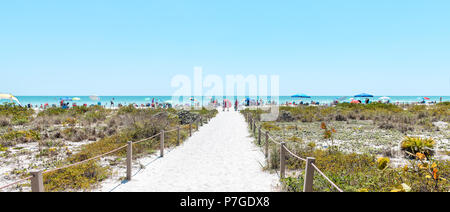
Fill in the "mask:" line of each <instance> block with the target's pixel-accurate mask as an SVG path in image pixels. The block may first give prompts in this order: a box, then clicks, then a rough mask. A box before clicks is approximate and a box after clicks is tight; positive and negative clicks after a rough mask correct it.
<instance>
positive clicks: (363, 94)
mask: <svg viewBox="0 0 450 212" xmlns="http://www.w3.org/2000/svg"><path fill="white" fill-rule="evenodd" d="M355 97H373V95H372V94H367V93H360V94H358V95H355Z"/></svg>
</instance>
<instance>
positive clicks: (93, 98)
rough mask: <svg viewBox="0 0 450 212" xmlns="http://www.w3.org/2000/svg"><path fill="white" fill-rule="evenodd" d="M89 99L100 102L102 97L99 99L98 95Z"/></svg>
mask: <svg viewBox="0 0 450 212" xmlns="http://www.w3.org/2000/svg"><path fill="white" fill-rule="evenodd" d="M89 99H91V100H92V101H99V100H100V97H98V96H97V95H91V96H89Z"/></svg>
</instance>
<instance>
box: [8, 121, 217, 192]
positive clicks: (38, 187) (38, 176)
mask: <svg viewBox="0 0 450 212" xmlns="http://www.w3.org/2000/svg"><path fill="white" fill-rule="evenodd" d="M209 120H210V118H209V116H208V117H206V121H207V122H208V121H209ZM203 121H204V120H203V118H202V116H200V117H197V118H196V119H195V120H194V121H193V122H191V123H190V124H189V136H191V135H192V124H193V123H195V125H196V129H197V131H198V129H199V125H201V126H203ZM181 129H182V128H181V127H180V126H177V127H176V128H174V129H171V130H167V131H165V130H162V131H161V132H160V133H157V134H155V135H153V136H150V137H148V138H144V139H141V140H138V141H135V142H132V141H129V142H128V144H127V145H123V146H121V147H119V148H116V149H113V150H111V151H109V152H106V153H103V154H101V155H97V156H95V157H92V158H89V159H86V160H83V161H79V162H76V163H73V164H68V165H65V166H62V167H58V168H54V169H50V170H45V171H42V170H38V171H31V172H30V174H31V176H29V177H26V178H23V179H20V180H17V181H15V182H12V183H9V184H7V185H4V186H1V187H0V190H2V189H5V188H8V187H10V186H13V185H16V184H19V183H21V182H23V181H26V180H31V190H32V191H33V192H43V191H44V184H43V174H46V173H49V172H54V171H58V170H62V169H66V168H69V167H73V166H77V165H80V164H83V163H86V162H89V161H92V160H95V159H99V158H101V157H104V156H106V155H109V154H112V153H115V152H117V151H119V150H122V149H123V148H125V147H128V148H127V180H131V165H132V164H131V161H132V145H133V144H138V143H141V142H144V141H148V140H150V139H153V138H156V137H157V136H161V138H160V143H161V146H160V151H161V153H160V154H161V157H163V155H164V134H165V133H170V132H174V131H178V133H177V146H178V145H179V143H180V130H181Z"/></svg>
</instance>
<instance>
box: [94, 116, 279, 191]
mask: <svg viewBox="0 0 450 212" xmlns="http://www.w3.org/2000/svg"><path fill="white" fill-rule="evenodd" d="M150 158H152V159H149V160H153V161H152V162H151V163H143V164H148V165H147V166H146V167H145V169H143V170H140V171H139V172H138V170H133V173H136V172H138V173H137V174H136V175H135V176H133V178H132V180H131V181H129V182H126V183H123V184H120V182H118V181H115V182H105V183H104V184H103V186H102V188H100V189H99V190H100V191H111V190H113V191H138V192H139V191H167V192H190V191H192V192H226V191H233V192H264V191H275V189H276V187H277V186H278V177H277V175H276V174H271V173H269V172H265V171H263V170H262V165H263V164H265V162H264V161H265V160H264V155H263V153H262V152H261V150H260V149H259V148H258V147H257V146H255V145H254V144H253V143H252V138H251V137H250V135H249V132H248V130H247V125H246V123H245V120H244V117H243V116H242V115H240V114H239V113H238V112H234V111H230V112H220V113H219V114H218V115H217V117H216V118H214V119H212V120H211V122H210V123H208V124H206V125H204V126H203V127H201V128H200V131H198V132H196V133H194V134H193V135H192V137H191V138H189V139H188V140H187V141H186V142H185V143H184V144H182V145H180V146H179V147H177V148H175V149H173V150H172V151H170V152H167V153H166V154H165V156H164V157H163V158H158V159H156V160H155V157H150Z"/></svg>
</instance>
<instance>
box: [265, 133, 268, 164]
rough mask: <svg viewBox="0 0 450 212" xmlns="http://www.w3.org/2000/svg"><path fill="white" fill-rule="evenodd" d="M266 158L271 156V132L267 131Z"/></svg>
mask: <svg viewBox="0 0 450 212" xmlns="http://www.w3.org/2000/svg"><path fill="white" fill-rule="evenodd" d="M265 155H266V158H268V157H269V132H268V131H266V154H265Z"/></svg>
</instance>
